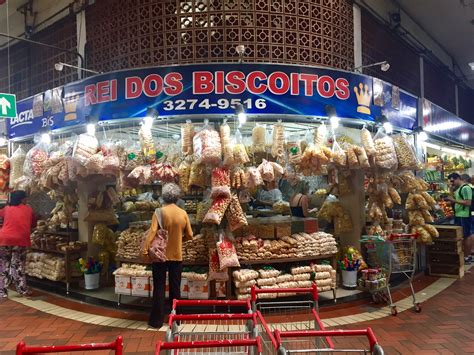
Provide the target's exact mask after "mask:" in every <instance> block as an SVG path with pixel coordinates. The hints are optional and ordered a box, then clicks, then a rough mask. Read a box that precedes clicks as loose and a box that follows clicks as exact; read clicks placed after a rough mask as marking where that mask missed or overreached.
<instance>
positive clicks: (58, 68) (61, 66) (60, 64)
mask: <svg viewBox="0 0 474 355" xmlns="http://www.w3.org/2000/svg"><path fill="white" fill-rule="evenodd" d="M54 69H56V70H57V71H63V69H64V65H63V63H56V64H54Z"/></svg>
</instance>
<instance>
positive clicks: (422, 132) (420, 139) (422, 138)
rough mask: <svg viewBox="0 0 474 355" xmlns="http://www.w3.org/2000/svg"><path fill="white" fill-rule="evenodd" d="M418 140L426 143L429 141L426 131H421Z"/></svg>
mask: <svg viewBox="0 0 474 355" xmlns="http://www.w3.org/2000/svg"><path fill="white" fill-rule="evenodd" d="M418 140H419V141H420V142H426V141H427V140H428V135H427V134H426V132H425V131H421V132H420V133H418Z"/></svg>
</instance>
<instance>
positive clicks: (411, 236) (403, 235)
mask: <svg viewBox="0 0 474 355" xmlns="http://www.w3.org/2000/svg"><path fill="white" fill-rule="evenodd" d="M419 236H420V235H419V234H418V233H408V234H393V233H392V234H390V235H389V236H388V239H390V240H393V239H397V238H413V239H418V237H419Z"/></svg>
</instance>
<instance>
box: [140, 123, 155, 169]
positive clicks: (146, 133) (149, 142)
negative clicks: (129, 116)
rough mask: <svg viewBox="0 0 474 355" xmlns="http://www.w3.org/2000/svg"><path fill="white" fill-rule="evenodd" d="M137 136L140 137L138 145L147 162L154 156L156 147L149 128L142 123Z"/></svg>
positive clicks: (152, 159)
mask: <svg viewBox="0 0 474 355" xmlns="http://www.w3.org/2000/svg"><path fill="white" fill-rule="evenodd" d="M138 137H139V139H140V145H141V148H142V152H143V156H144V157H145V160H146V161H147V162H150V161H154V160H155V158H156V157H155V154H156V149H155V142H154V141H153V135H152V133H151V129H150V128H148V127H145V126H144V125H142V126H141V128H140V130H139V131H138Z"/></svg>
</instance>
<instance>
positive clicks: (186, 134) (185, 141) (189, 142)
mask: <svg viewBox="0 0 474 355" xmlns="http://www.w3.org/2000/svg"><path fill="white" fill-rule="evenodd" d="M193 137H194V125H193V124H192V122H191V121H190V120H187V121H186V123H185V124H184V125H183V126H182V127H181V153H183V155H185V156H187V155H191V154H193Z"/></svg>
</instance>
